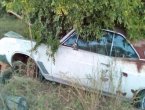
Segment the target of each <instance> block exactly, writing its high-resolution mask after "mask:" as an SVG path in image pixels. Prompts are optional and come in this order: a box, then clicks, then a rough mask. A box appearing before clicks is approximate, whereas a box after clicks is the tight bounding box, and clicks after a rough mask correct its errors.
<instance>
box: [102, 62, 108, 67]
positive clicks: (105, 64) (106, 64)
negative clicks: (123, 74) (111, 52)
mask: <svg viewBox="0 0 145 110" xmlns="http://www.w3.org/2000/svg"><path fill="white" fill-rule="evenodd" d="M101 65H104V66H106V67H110V64H106V63H101Z"/></svg>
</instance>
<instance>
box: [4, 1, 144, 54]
mask: <svg viewBox="0 0 145 110" xmlns="http://www.w3.org/2000/svg"><path fill="white" fill-rule="evenodd" d="M5 3H6V6H7V10H12V11H14V12H16V13H18V14H20V15H21V16H22V17H23V18H24V20H25V21H27V22H30V23H31V24H32V26H31V30H32V36H33V39H35V40H36V41H37V44H38V45H39V44H40V43H42V42H43V43H45V44H47V45H49V46H51V49H52V50H53V53H54V52H55V51H56V49H57V48H58V44H59V42H58V39H59V38H60V37H62V36H63V35H64V34H66V33H67V32H68V31H69V30H70V29H72V28H75V29H76V31H77V32H78V34H80V35H83V36H89V37H97V36H98V33H99V32H100V29H101V28H107V29H114V27H115V26H120V27H123V28H124V29H125V30H126V32H127V35H128V38H129V39H130V40H136V39H142V38H144V37H145V36H144V33H145V25H144V23H145V5H144V2H143V1H141V0H39V1H36V0H5ZM30 32H31V31H30Z"/></svg>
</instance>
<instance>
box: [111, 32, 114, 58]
mask: <svg viewBox="0 0 145 110" xmlns="http://www.w3.org/2000/svg"><path fill="white" fill-rule="evenodd" d="M114 36H115V34H113V39H112V44H111V50H110V56H111V54H112V49H113V42H114Z"/></svg>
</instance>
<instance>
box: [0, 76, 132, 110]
mask: <svg viewBox="0 0 145 110" xmlns="http://www.w3.org/2000/svg"><path fill="white" fill-rule="evenodd" d="M0 88H1V89H0V94H7V95H11V96H21V97H25V98H26V101H27V103H28V107H29V110H134V109H133V108H132V107H131V105H130V104H129V102H123V101H122V100H120V99H119V97H115V98H108V97H104V96H102V95H101V93H99V92H98V93H97V92H95V93H93V92H92V93H90V92H87V91H83V90H80V89H78V88H76V87H75V86H74V87H68V86H64V85H59V84H53V83H51V82H45V83H40V82H38V81H37V80H35V79H31V78H28V77H26V76H23V77H18V76H13V77H12V79H11V80H10V81H9V83H7V84H6V85H0Z"/></svg>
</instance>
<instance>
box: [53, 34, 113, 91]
mask: <svg viewBox="0 0 145 110" xmlns="http://www.w3.org/2000/svg"><path fill="white" fill-rule="evenodd" d="M74 44H77V48H72V47H73V46H74ZM111 46H112V33H108V32H107V33H105V34H104V35H103V37H102V38H101V39H98V40H96V38H95V40H90V41H85V40H84V39H82V38H81V37H78V36H77V35H76V33H74V34H72V35H71V36H70V37H68V39H67V40H66V41H65V42H64V43H63V45H61V46H60V47H59V49H58V51H57V53H56V56H55V75H56V77H58V78H60V79H64V80H69V81H71V80H72V81H74V80H75V82H76V81H77V82H79V83H81V84H83V85H85V86H89V87H93V86H94V87H93V88H96V87H97V89H104V90H106V87H108V85H107V84H109V83H108V81H109V77H108V76H106V75H105V74H106V73H107V72H108V68H109V66H110V62H111V58H110V57H109V56H110V49H111ZM102 74H103V75H102ZM100 81H103V83H105V84H103V85H105V86H106V87H102V83H100ZM99 83H100V84H99ZM100 86H101V87H100Z"/></svg>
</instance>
